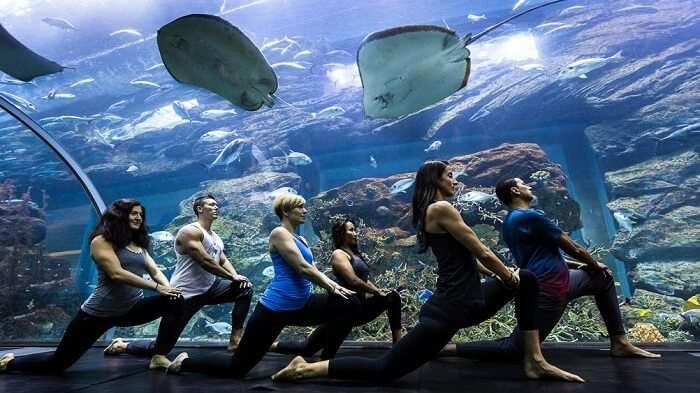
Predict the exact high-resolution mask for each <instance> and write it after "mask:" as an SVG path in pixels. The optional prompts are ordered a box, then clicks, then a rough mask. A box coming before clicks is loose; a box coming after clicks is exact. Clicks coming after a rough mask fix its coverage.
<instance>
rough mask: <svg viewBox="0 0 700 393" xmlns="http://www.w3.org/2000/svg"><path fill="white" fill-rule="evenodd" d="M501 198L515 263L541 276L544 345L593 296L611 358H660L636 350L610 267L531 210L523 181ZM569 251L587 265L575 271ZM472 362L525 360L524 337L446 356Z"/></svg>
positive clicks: (506, 184)
mask: <svg viewBox="0 0 700 393" xmlns="http://www.w3.org/2000/svg"><path fill="white" fill-rule="evenodd" d="M496 196H498V199H499V200H500V201H501V202H502V203H503V204H504V205H505V206H507V207H508V210H509V212H508V215H507V216H506V218H505V219H504V220H503V228H502V234H503V239H504V240H505V242H506V244H507V245H508V248H510V251H511V253H512V254H513V257H514V258H515V261H516V263H517V264H518V266H519V267H520V268H522V269H527V270H529V271H531V272H532V273H534V274H535V275H536V276H537V279H538V280H539V283H540V295H539V299H538V306H539V307H538V313H539V314H538V317H539V331H540V340H541V341H544V339H545V338H547V335H548V334H549V333H550V332H551V331H552V329H553V328H554V327H555V326H556V324H557V323H558V322H559V319H561V316H562V314H563V313H564V310H565V309H566V306H567V304H568V303H569V302H570V301H572V300H574V299H576V298H578V297H581V296H594V297H595V302H596V305H597V306H598V310H600V313H601V315H602V316H603V320H604V321H605V326H606V327H607V330H608V334H609V336H610V344H611V355H612V356H638V357H659V355H657V354H653V353H650V352H647V351H645V350H643V349H641V348H638V347H636V346H634V345H632V344H631V343H630V342H629V340H628V339H627V335H626V334H625V328H624V326H623V325H622V317H621V316H620V307H619V305H618V301H617V294H616V292H615V281H614V279H613V277H612V273H611V272H610V270H609V269H608V267H607V266H605V265H604V264H602V263H601V262H599V261H597V260H595V259H594V258H593V257H592V256H591V254H589V253H588V252H587V251H586V250H585V249H584V248H583V247H581V246H580V245H579V244H577V243H576V242H575V241H574V240H573V239H571V237H569V235H568V234H566V233H565V232H563V231H562V230H561V229H560V228H559V227H558V226H556V225H554V223H553V222H552V221H551V220H549V219H548V218H547V217H546V216H545V215H544V213H542V212H541V211H539V210H535V209H532V208H530V204H531V203H532V201H533V200H535V196H534V194H533V193H532V189H531V187H530V186H529V185H527V184H525V182H523V181H522V180H521V179H518V178H510V179H506V180H503V181H501V182H499V183H498V185H497V186H496ZM561 251H564V252H565V253H566V254H568V255H569V256H570V257H572V258H573V259H575V260H576V261H578V262H581V263H582V265H579V267H580V268H577V269H570V268H569V267H568V265H567V263H566V261H565V260H564V257H563V256H562V254H561ZM455 351H456V354H457V355H459V356H463V357H469V358H494V357H508V358H512V357H521V356H522V336H521V333H520V330H519V329H518V327H516V328H515V330H514V331H513V333H512V334H511V335H510V336H509V337H505V338H502V339H499V340H495V341H478V342H471V343H460V344H457V345H456V348H455V347H449V346H448V347H446V348H445V351H444V352H443V353H446V354H449V353H455Z"/></svg>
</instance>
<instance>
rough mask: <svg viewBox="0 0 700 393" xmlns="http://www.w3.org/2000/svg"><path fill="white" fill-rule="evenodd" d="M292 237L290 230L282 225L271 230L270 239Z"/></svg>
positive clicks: (276, 239) (277, 239)
mask: <svg viewBox="0 0 700 393" xmlns="http://www.w3.org/2000/svg"><path fill="white" fill-rule="evenodd" d="M291 237H292V235H291V234H290V233H289V231H288V230H286V229H284V228H282V227H277V228H275V229H273V230H272V232H270V241H279V240H287V239H289V238H291Z"/></svg>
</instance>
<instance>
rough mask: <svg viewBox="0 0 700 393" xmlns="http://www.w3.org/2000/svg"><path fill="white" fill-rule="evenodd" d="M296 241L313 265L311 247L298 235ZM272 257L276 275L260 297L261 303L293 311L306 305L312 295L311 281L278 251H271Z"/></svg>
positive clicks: (278, 309)
mask: <svg viewBox="0 0 700 393" xmlns="http://www.w3.org/2000/svg"><path fill="white" fill-rule="evenodd" d="M294 242H295V243H296V245H297V247H298V248H299V251H300V252H301V255H302V256H303V257H304V260H305V261H306V262H308V263H309V264H310V265H313V263H314V256H313V254H312V253H311V250H310V249H309V247H307V246H306V244H304V242H302V241H301V240H299V239H297V238H296V236H295V237H294ZM270 258H272V268H273V269H274V271H275V277H274V278H273V279H272V281H270V284H269V285H268V286H267V288H266V289H265V292H263V294H262V297H260V303H262V304H263V306H265V307H267V308H269V309H270V310H272V311H292V310H298V309H300V308H302V307H304V304H306V301H307V300H309V297H311V281H309V280H308V279H307V278H306V277H304V276H302V275H301V274H299V273H297V271H296V270H294V268H293V267H292V265H290V264H289V263H287V262H286V261H285V260H284V259H283V258H282V255H280V254H279V253H278V252H276V251H274V252H271V253H270Z"/></svg>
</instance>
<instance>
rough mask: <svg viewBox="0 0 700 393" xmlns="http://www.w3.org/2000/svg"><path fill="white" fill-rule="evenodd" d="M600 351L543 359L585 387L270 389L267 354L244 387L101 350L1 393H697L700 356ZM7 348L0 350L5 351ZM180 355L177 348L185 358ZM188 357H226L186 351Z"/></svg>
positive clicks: (442, 379) (442, 366)
mask: <svg viewBox="0 0 700 393" xmlns="http://www.w3.org/2000/svg"><path fill="white" fill-rule="evenodd" d="M602 348H603V347H600V348H597V347H560V346H557V347H547V348H545V355H546V357H547V359H548V360H549V361H550V362H551V363H553V364H556V365H558V366H560V367H562V368H564V369H566V370H569V371H571V372H574V373H577V374H579V375H580V376H582V377H583V378H584V379H586V381H587V382H586V383H585V384H574V383H563V382H551V381H550V382H547V381H544V382H543V381H530V380H527V379H525V377H524V375H523V372H522V371H521V368H520V364H518V363H508V362H491V361H489V362H486V361H482V362H477V361H471V360H465V359H459V358H442V359H437V360H434V361H432V362H430V363H428V364H426V365H425V366H423V367H422V368H420V369H418V370H417V371H415V372H413V373H411V374H409V375H407V376H405V377H404V378H402V379H400V380H398V381H396V382H395V383H393V384H391V385H388V386H372V385H368V384H362V383H351V382H343V381H330V380H318V381H305V382H300V383H285V384H273V383H272V382H271V381H270V378H269V376H270V375H271V374H273V373H274V372H276V371H277V370H279V369H280V368H282V367H283V366H284V365H286V364H287V362H289V360H290V359H291V357H289V356H286V355H277V354H269V355H268V356H266V357H265V359H264V360H263V362H262V363H261V364H259V365H258V366H257V367H256V368H255V369H253V371H252V372H251V373H250V374H249V376H248V378H247V379H245V380H244V381H237V380H232V379H224V378H213V377H207V376H203V375H196V374H184V375H174V376H173V375H166V374H164V373H163V372H155V371H148V370H147V369H146V365H147V363H148V360H147V359H137V358H133V357H129V356H120V357H104V356H102V350H101V348H97V347H96V348H93V349H91V350H90V351H89V352H88V353H87V354H86V355H85V356H84V357H83V358H82V359H80V360H79V361H78V363H76V364H75V365H74V366H73V367H71V368H70V369H69V370H68V371H66V372H65V374H64V375H62V376H32V375H20V374H0V392H2V393H23V392H27V393H30V392H31V393H43V392H47V393H60V392H75V391H81V392H101V393H111V392H114V393H127V392H128V393H131V392H159V393H166V392H202V391H206V392H207V393H214V392H229V393H230V392H244V391H256V390H258V391H271V390H279V391H284V392H311V393H320V392H324V391H328V392H334V393H335V392H357V393H374V392H396V393H404V392H416V393H417V392H421V393H422V392H475V393H477V392H478V393H487V392H498V393H504V392H518V393H528V392H533V393H548V392H557V393H559V392H584V391H586V392H596V393H606V392H625V393H632V392H653V393H666V392H683V393H686V392H688V393H690V392H700V376H699V374H698V371H699V370H700V350H698V349H697V348H692V349H688V350H680V349H678V348H675V349H669V348H666V349H662V350H660V351H659V353H662V355H663V357H662V358H661V359H653V360H643V359H616V358H611V357H610V356H608V352H607V351H606V350H603V349H602ZM7 349H9V348H8V347H0V350H7ZM182 349H183V348H178V352H179V350H182ZM184 350H187V352H189V353H190V354H195V353H196V354H200V355H202V354H206V353H212V352H214V351H223V350H222V349H215V348H185V349H184ZM382 352H383V350H377V349H353V348H344V349H343V350H342V351H341V353H340V354H339V356H342V355H344V354H345V355H349V354H352V355H362V356H379V355H380V354H381V353H382Z"/></svg>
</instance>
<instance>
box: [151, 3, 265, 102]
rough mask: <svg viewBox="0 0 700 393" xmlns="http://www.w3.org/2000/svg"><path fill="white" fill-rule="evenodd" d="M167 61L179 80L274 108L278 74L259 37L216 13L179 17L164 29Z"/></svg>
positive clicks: (161, 35) (161, 42) (232, 98)
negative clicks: (250, 35)
mask: <svg viewBox="0 0 700 393" xmlns="http://www.w3.org/2000/svg"><path fill="white" fill-rule="evenodd" d="M158 49H159V50H160V55H161V57H162V58H163V64H165V67H166V68H167V70H168V72H170V74H171V75H172V76H173V78H175V79H176V80H177V81H178V82H182V83H189V84H192V85H195V86H199V87H203V88H205V89H207V90H210V91H212V92H214V93H216V94H218V95H220V96H222V97H224V98H226V99H227V100H229V101H231V103H233V104H235V105H238V106H240V107H242V108H244V109H246V110H249V111H255V110H258V109H259V108H260V107H261V106H262V105H263V104H264V105H267V106H268V107H271V106H272V105H273V104H274V101H275V98H276V97H273V96H272V94H273V93H274V92H275V91H276V90H277V76H276V75H275V72H274V71H273V70H272V68H271V67H270V65H269V64H268V63H267V61H266V60H265V57H264V56H263V55H262V53H260V51H259V50H258V48H257V47H256V46H255V44H253V42H252V41H251V40H250V39H249V38H248V37H246V36H245V35H244V34H243V33H242V32H241V31H240V30H239V29H238V28H236V27H235V26H233V25H232V24H230V23H229V22H227V21H226V20H224V19H222V18H219V17H218V16H213V15H203V14H193V15H187V16H183V17H181V18H178V19H176V20H174V21H172V22H170V23H168V24H167V25H165V26H163V27H161V28H160V30H158Z"/></svg>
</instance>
